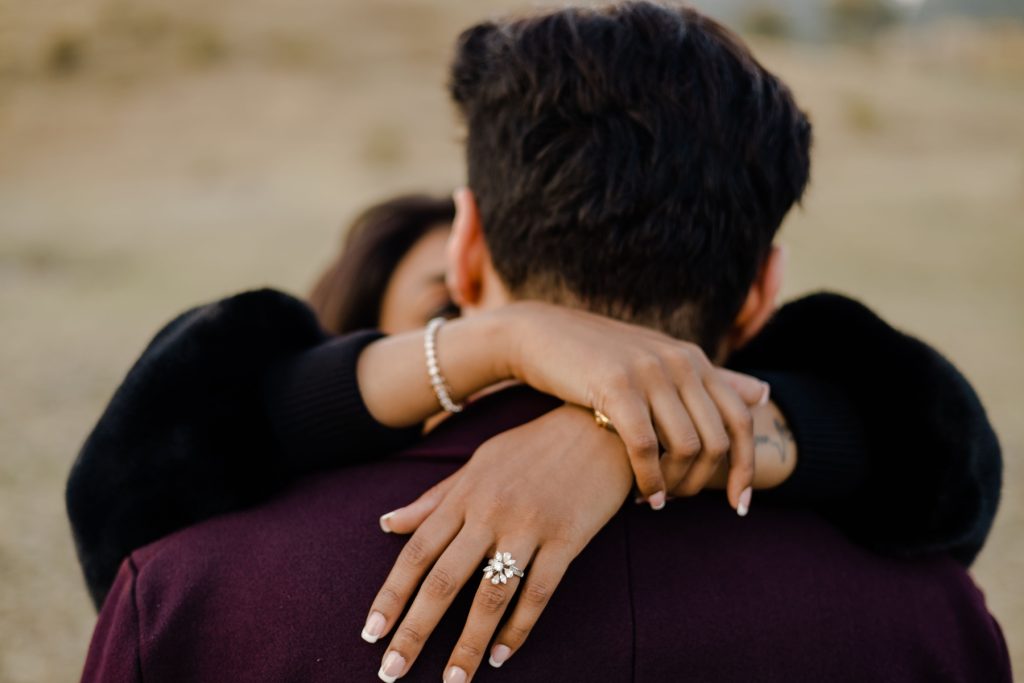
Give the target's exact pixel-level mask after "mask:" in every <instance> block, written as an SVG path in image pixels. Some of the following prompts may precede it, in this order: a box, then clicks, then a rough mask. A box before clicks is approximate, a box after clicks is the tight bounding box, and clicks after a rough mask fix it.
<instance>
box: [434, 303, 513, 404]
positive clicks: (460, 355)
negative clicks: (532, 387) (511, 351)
mask: <svg viewBox="0 0 1024 683" xmlns="http://www.w3.org/2000/svg"><path fill="white" fill-rule="evenodd" d="M509 336H510V335H509V332H508V325H507V324H505V321H504V320H503V318H502V316H500V315H495V312H490V311H489V312H485V313H478V314H475V315H472V316H468V317H465V318H458V319H456V320H452V321H450V322H448V323H446V324H445V325H443V326H442V327H441V329H440V330H438V332H437V355H438V358H439V360H440V367H441V373H442V375H443V376H444V378H445V380H447V383H448V385H449V386H450V388H451V390H452V393H453V397H454V398H456V400H458V401H463V400H465V399H466V398H468V397H469V396H471V395H472V394H475V393H476V392H478V391H480V390H481V389H485V388H487V387H489V386H491V385H493V384H497V383H498V382H501V381H503V380H505V379H508V378H509V377H510V376H511V375H510V372H509V369H508V353H507V352H506V350H505V347H506V346H507V337H509Z"/></svg>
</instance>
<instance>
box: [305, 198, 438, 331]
mask: <svg viewBox="0 0 1024 683" xmlns="http://www.w3.org/2000/svg"><path fill="white" fill-rule="evenodd" d="M454 218H455V204H454V202H453V201H452V200H451V199H441V198H438V197H431V196H428V195H404V196H401V197H395V198H394V199H389V200H387V201H384V202H381V203H379V204H375V205H373V206H371V207H370V208H368V209H366V210H365V211H363V212H362V213H361V214H359V216H358V217H356V219H355V220H354V221H352V224H351V225H350V226H349V228H348V230H346V232H345V240H344V243H343V245H342V248H341V252H340V253H339V254H338V256H337V257H336V258H335V259H334V261H333V262H332V263H331V264H330V265H329V266H328V267H327V269H326V270H324V272H323V273H322V274H321V275H320V278H319V280H317V283H316V285H314V287H313V291H312V292H311V293H310V295H309V303H310V305H311V306H312V307H313V310H314V311H315V312H316V314H317V317H318V318H319V319H320V324H321V325H323V327H324V329H325V330H327V331H328V332H331V333H333V334H344V333H346V332H352V331H355V330H361V329H366V328H372V327H377V326H378V325H379V323H380V309H381V304H382V303H383V301H384V293H385V292H386V291H387V288H388V282H389V281H390V280H391V275H392V274H393V273H394V272H395V268H396V267H398V263H399V261H401V260H402V257H403V256H405V255H406V253H407V252H408V251H409V249H411V248H412V246H413V245H414V244H416V242H417V241H418V240H419V239H420V238H421V237H423V236H424V235H425V234H426V233H428V232H429V231H430V230H431V229H433V228H436V227H438V226H439V225H444V224H450V223H451V222H452V220H453V219H454Z"/></svg>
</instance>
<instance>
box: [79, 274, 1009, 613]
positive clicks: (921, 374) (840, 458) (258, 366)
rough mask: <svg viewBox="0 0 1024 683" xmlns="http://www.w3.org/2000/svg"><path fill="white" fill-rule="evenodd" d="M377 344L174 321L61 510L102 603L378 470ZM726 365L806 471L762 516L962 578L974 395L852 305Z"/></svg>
mask: <svg viewBox="0 0 1024 683" xmlns="http://www.w3.org/2000/svg"><path fill="white" fill-rule="evenodd" d="M379 336H380V334H379V333H377V332H373V331H367V332H361V333H356V334H353V335H348V336H345V337H337V338H330V337H328V336H327V335H326V334H325V333H324V332H323V331H322V330H321V329H320V327H319V325H318V324H317V322H316V319H315V316H314V315H313V313H312V311H311V310H310V309H309V308H308V307H307V306H306V305H305V304H304V303H302V302H301V301H299V300H297V299H295V298H293V297H290V296H288V295H285V294H282V293H280V292H276V291H273V290H259V291H254V292H247V293H244V294H240V295H237V296H234V297H230V298H228V299H224V300H221V301H217V302H214V303H211V304H208V305H205V306H201V307H198V308H195V309H192V310H190V311H187V312H186V313H184V314H182V315H180V316H179V317H177V318H175V319H174V320H173V321H171V322H170V323H169V324H168V325H167V326H166V327H165V328H164V329H163V330H161V331H160V332H159V333H158V334H157V335H156V337H155V338H154V339H153V341H152V342H151V343H150V344H149V346H148V347H147V348H146V350H145V351H144V352H143V354H142V356H141V357H140V358H139V360H138V361H137V362H136V363H135V365H134V366H133V367H132V368H131V370H129V372H128V375H127V376H126V377H125V379H124V381H123V382H122V384H121V386H120V387H119V388H118V389H117V391H116V392H115V394H114V396H113V398H112V399H111V401H110V404H109V405H108V406H107V408H106V410H105V411H104V413H103V415H102V416H101V417H100V420H99V422H98V424H97V425H96V427H95V428H94V429H93V431H92V433H91V434H90V435H89V437H88V439H87V440H86V442H85V444H84V446H83V447H82V450H81V451H80V453H79V454H78V458H77V459H76V461H75V463H74V465H73V467H72V470H71V474H70V477H69V479H68V485H67V492H66V497H67V506H68V514H69V517H70V520H71V526H72V531H73V533H74V538H75V544H76V548H77V551H78V557H79V561H80V562H81V565H82V570H83V572H84V574H85V578H86V583H87V585H88V587H89V591H90V594H91V595H92V598H93V600H94V602H95V604H96V605H97V607H98V606H99V605H101V604H102V601H103V598H104V597H105V595H106V592H107V590H108V589H109V587H110V583H111V581H112V580H113V577H114V575H115V574H116V572H117V568H118V565H119V564H120V562H121V560H122V559H123V558H124V557H125V556H126V555H127V554H128V553H130V552H131V551H132V550H134V549H136V548H139V547H141V546H143V545H145V544H147V543H150V542H152V541H154V540H156V539H158V538H160V537H161V536H164V535H166V534H168V533H171V532H172V531H175V530H177V529H180V528H183V527H185V526H188V525H190V524H194V523H196V522H199V521H202V520H204V519H207V518H209V517H212V516H214V515H216V514H220V513H223V512H227V511H230V510H235V509H239V508H241V507H244V506H247V505H251V504H253V503H256V502H258V501H261V500H264V499H266V498H267V497H268V496H270V495H271V494H273V493H274V492H275V491H277V490H279V489H280V488H282V487H283V486H284V485H285V484H286V483H287V482H289V481H290V480H292V479H294V478H295V477H297V476H300V475H303V474H306V473H310V472H314V471H317V470H320V469H324V468H328V467H339V466H343V465H345V464H346V463H350V462H354V461H358V460H361V459H365V458H369V457H374V456H380V455H385V454H388V453H390V452H393V451H395V450H399V449H401V448H403V447H404V446H406V445H409V444H411V443H412V442H414V441H415V440H416V439H417V438H418V436H419V433H420V429H419V428H418V427H413V428H409V429H402V430H395V429H389V428H387V427H384V426H383V425H380V424H379V423H377V422H376V421H375V420H374V419H373V418H372V416H371V415H370V414H369V412H368V411H367V409H366V406H365V405H364V404H363V401H362V397H361V395H360V393H359V388H358V384H357V382H356V376H355V363H356V359H357V358H358V355H359V353H360V351H361V350H362V349H363V348H364V347H365V346H366V345H367V344H368V343H370V342H371V341H373V340H374V339H377V338H379ZM730 366H732V367H734V368H736V369H740V370H743V371H746V372H750V373H751V374H755V375H757V376H760V377H762V378H764V379H766V380H767V381H769V382H770V383H771V385H772V398H773V399H774V400H775V401H776V403H777V404H778V405H779V406H780V408H781V409H782V411H783V412H784V414H785V415H786V418H787V420H788V421H789V423H790V427H791V429H792V430H793V432H794V435H795V437H796V440H797V444H798V445H799V448H800V458H799V460H798V465H797V468H796V470H795V471H794V473H793V475H792V476H791V477H790V478H789V479H788V480H787V482H786V483H785V484H783V485H782V486H780V487H778V488H777V489H774V490H772V491H770V492H762V493H760V494H759V496H760V500H762V502H767V501H768V500H774V501H776V502H777V503H779V504H800V505H811V506H813V507H815V508H817V509H819V510H821V511H822V512H823V513H825V514H827V515H829V516H830V517H831V518H832V519H834V520H835V522H836V523H837V524H838V525H840V527H841V528H842V529H844V530H845V531H846V532H847V533H848V534H850V535H851V536H852V537H853V538H855V539H856V540H858V541H859V542H861V543H863V544H865V545H867V546H869V547H872V548H874V549H877V550H879V551H882V552H887V553H894V554H900V555H907V556H913V555H919V554H922V553H933V552H948V553H950V554H951V555H952V556H953V557H955V558H957V559H958V560H960V561H961V562H963V563H964V564H969V563H970V562H971V561H972V560H973V558H974V557H975V555H976V554H977V552H978V551H979V550H980V548H981V546H982V544H983V542H984V540H985V537H986V536H987V534H988V531H989V529H990V527H991V524H992V519H993V517H994V515H995V509H996V505H997V503H998V499H999V492H1000V485H1001V472H1002V460H1001V456H1000V451H999V445H998V442H997V441H996V438H995V435H994V434H993V432H992V429H991V426H990V425H989V423H988V420H987V418H986V416H985V412H984V410H983V409H982V407H981V404H980V403H979V401H978V398H977V396H976V395H975V393H974V392H973V390H972V389H971V387H970V385H969V384H968V383H967V382H966V380H965V379H964V378H963V377H962V376H961V375H960V373H959V372H957V370H956V369H955V368H954V367H953V366H952V365H950V364H949V363H948V362H947V361H945V360H944V359H943V358H942V357H941V356H940V355H939V354H938V353H936V352H935V351H934V350H932V349H931V348H929V347H928V346H927V345H925V344H923V343H921V342H919V341H917V340H915V339H913V338H910V337H907V336H905V335H902V334H900V333H899V332H897V331H895V330H893V329H892V328H891V327H889V326H888V325H887V324H885V323H884V322H883V321H882V320H880V319H879V318H878V317H877V316H875V315H874V314H873V313H871V312H870V311H869V310H868V309H867V308H865V307H863V306H862V305H860V304H858V303H857V302H854V301H852V300H850V299H846V298H844V297H841V296H838V295H832V294H819V295H814V296H810V297H807V298H805V299H801V300H799V301H797V302H794V303H791V304H788V305H786V306H784V307H783V308H782V309H781V310H780V311H779V313H778V314H777V315H776V316H775V318H774V319H773V321H772V322H771V323H770V324H769V325H768V326H767V328H766V329H765V330H764V332H763V333H762V334H761V335H759V336H758V337H757V339H755V340H754V341H753V342H752V343H751V344H749V345H748V346H747V347H746V348H745V349H743V351H742V352H740V353H737V354H736V355H735V356H734V357H733V358H732V359H731V361H730Z"/></svg>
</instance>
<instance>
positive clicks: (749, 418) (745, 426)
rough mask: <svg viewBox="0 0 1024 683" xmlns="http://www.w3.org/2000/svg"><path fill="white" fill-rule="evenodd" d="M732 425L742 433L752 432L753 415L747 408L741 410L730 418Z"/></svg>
mask: <svg viewBox="0 0 1024 683" xmlns="http://www.w3.org/2000/svg"><path fill="white" fill-rule="evenodd" d="M732 425H733V429H736V430H738V431H740V432H742V433H744V434H749V433H752V432H753V431H754V416H753V415H751V414H750V411H749V410H744V411H741V412H740V414H739V415H736V416H735V417H734V418H733V419H732Z"/></svg>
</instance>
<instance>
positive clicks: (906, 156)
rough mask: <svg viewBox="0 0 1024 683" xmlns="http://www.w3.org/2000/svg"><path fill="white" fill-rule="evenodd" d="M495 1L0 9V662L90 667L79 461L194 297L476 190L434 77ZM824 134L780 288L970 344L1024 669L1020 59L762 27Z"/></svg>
mask: <svg viewBox="0 0 1024 683" xmlns="http://www.w3.org/2000/svg"><path fill="white" fill-rule="evenodd" d="M499 8H500V3H490V4H486V5H485V3H480V2H470V1H469V0H462V1H460V2H450V3H444V4H442V3H427V2H404V3H398V2H395V1H394V0H389V1H388V2H374V3H358V2H355V1H352V0H348V1H346V0H337V1H334V2H326V1H325V0H303V2H293V3H277V4H275V3H270V2H266V0H263V1H247V2H241V1H240V0H233V1H231V2H219V3H208V2H199V0H182V1H180V2H176V3H170V2H154V1H149V2H147V1H144V0H138V1H137V2H131V3H129V2H119V1H117V0H88V1H85V0H83V1H81V2H78V3H61V2H57V0H39V1H37V2H33V3H16V0H0V325H2V328H0V329H2V332H3V334H2V335H0V680H3V681H10V682H11V683H15V682H22V681H58V680H71V679H74V678H75V677H76V676H77V675H78V672H79V668H80V666H81V661H82V657H83V654H84V652H85V648H86V646H87V643H88V639H89V635H90V631H91V628H92V625H93V621H94V618H95V616H94V614H93V612H92V609H91V607H90V605H89V603H88V601H87V598H86V594H85V591H84V589H83V587H82V583H81V580H80V578H79V574H78V569H77V567H76V564H75V559H74V555H73V551H72V547H71V541H70V537H69V534H68V531H67V524H66V521H65V518H64V508H63V502H62V488H63V482H64V478H65V476H66V473H67V470H68V467H69V465H70V462H71V459H72V458H73V457H74V454H75V452H76V449H77V447H78V445H79V444H80V442H81V441H82V439H83V438H84V436H85V434H86V433H87V432H88V430H89V428H90V426H91V424H92V423H93V421H94V420H95V419H96V417H97V415H98V414H99V412H100V410H101V408H102V406H103V404H104V402H105V401H106V400H107V398H108V397H109V395H110V393H111V391H112V390H113V388H114V387H115V385H116V383H117V381H118V379H119V378H120V377H121V375H122V374H123V373H124V371H125V370H126V369H127V366H128V364H129V363H130V362H131V361H132V359H133V358H134V357H135V356H136V355H137V353H138V352H139V351H140V349H141V348H142V346H143V344H144V343H145V342H146V341H147V339H148V338H149V336H150V335H151V334H152V333H153V332H154V330H155V329H156V328H157V326H159V325H160V324H161V323H162V322H163V321H165V320H167V319H168V318H169V317H170V316H171V315H172V314H174V313H175V312H176V311H178V310H180V309H182V308H184V307H186V306H189V305H191V304H193V303H196V302H198V301H202V300H207V299H211V298H214V297H217V296H219V295H222V294H226V293H229V292H233V291H235V290H239V289H242V288H248V287H252V286H256V285H262V284H270V285H274V286H278V287H283V288H286V289H289V290H292V291H297V292H301V291H304V289H305V288H306V286H307V285H308V284H309V283H310V282H311V279H312V276H313V274H314V273H315V272H316V271H317V269H318V268H319V267H320V266H321V265H322V264H323V263H324V262H325V260H326V259H327V256H328V252H330V251H332V250H333V249H334V246H335V244H336V242H337V239H338V234H337V230H338V226H339V225H341V224H342V221H343V219H345V218H346V217H348V216H350V215H351V214H352V213H353V212H354V211H355V210H356V209H357V208H358V207H360V206H362V205H364V204H366V203H367V202H369V201H371V200H373V199H377V198H380V197H383V196H387V195H388V194H391V193H393V192H396V191H400V190H410V189H428V190H435V191H445V190H447V189H448V188H450V187H452V186H453V185H455V184H456V183H458V182H459V181H460V179H461V178H462V175H461V171H460V159H459V154H458V145H457V132H456V128H455V126H454V123H453V118H452V116H451V111H450V108H449V106H448V104H447V102H446V99H445V95H444V90H443V88H442V86H441V83H442V81H443V79H444V65H445V62H446V59H447V56H448V52H449V48H450V45H451V42H452V38H453V37H454V35H455V33H456V31H457V30H458V29H459V28H461V27H462V26H464V25H465V24H467V23H468V21H469V20H471V19H474V18H477V17H479V16H480V15H482V14H484V13H486V12H487V11H491V10H494V9H499ZM761 54H762V56H763V58H764V60H765V61H766V62H767V63H768V64H769V65H770V66H772V67H773V68H774V69H776V70H777V71H778V72H780V73H781V74H782V75H783V76H784V77H785V78H786V79H788V80H789V81H790V82H791V83H792V85H793V87H794V90H795V91H796V93H797V94H798V97H799V99H800V100H801V101H802V102H803V103H804V104H805V106H806V107H807V108H808V109H809V110H810V112H811V113H812V115H813V117H814V120H815V123H816V130H817V141H818V142H817V149H816V153H815V154H816V156H815V159H816V169H815V179H814V184H813V188H812V190H811V192H810V196H809V197H808V199H807V202H806V205H805V207H804V209H803V210H802V211H800V212H798V213H796V214H795V215H794V216H793V217H792V218H791V219H790V221H789V223H788V225H787V226H786V227H785V229H784V239H785V241H786V242H787V243H789V244H790V246H791V251H792V253H791V267H790V271H791V272H790V279H789V283H788V295H790V296H793V295H797V294H799V293H802V292H806V291H809V290H813V289H818V288H823V287H827V288H831V289H836V290H840V291H843V292H848V293H850V294H853V295H855V296H857V297H860V298H862V299H863V300H865V301H866V302H868V303H869V304H871V305H872V306H874V307H875V308H876V309H878V310H879V311H881V312H882V313H883V314H884V315H885V316H887V317H888V318H889V319H891V320H894V321H898V323H899V324H900V326H901V327H903V328H904V329H906V330H909V331H911V332H913V333H915V334H918V335H920V336H923V337H924V338H926V339H928V340H929V341H930V342H932V343H933V344H934V345H935V346H937V347H938V348H939V349H941V350H942V351H944V352H945V353H946V354H948V355H949V356H950V357H951V358H953V359H954V360H955V361H956V362H957V364H958V365H959V366H960V367H961V368H962V369H963V370H964V371H965V372H966V374H967V375H968V376H969V377H970V378H971V379H972V380H973V381H974V382H975V383H976V386H977V387H978V389H979V392H980V394H981V396H982V398H983V400H984V401H985V403H986V405H987V406H988V408H989V410H990V413H991V416H992V419H993V420H994V422H995V424H996V426H997V429H998V431H999V433H1000V435H1001V437H1002V441H1003V445H1004V449H1005V454H1006V486H1005V493H1004V499H1003V501H1004V502H1003V506H1002V509H1001V511H1000V515H999V518H998V520H997V524H996V528H995V531H994V532H993V535H992V537H991V539H990V541H989V544H988V546H987V548H986V550H985V551H984V553H983V555H982V556H981V558H980V559H979V561H978V563H977V564H976V565H975V567H974V575H975V577H976V579H977V581H978V583H979V584H980V585H981V586H982V588H983V589H984V590H985V592H986V594H987V597H988V600H989V604H990V606H991V608H992V610H993V611H994V612H995V614H996V615H997V616H998V617H999V619H1000V621H1001V623H1002V625H1003V627H1004V629H1005V631H1006V635H1007V639H1008V641H1009V644H1010V647H1011V650H1012V651H1013V656H1014V658H1015V663H1016V666H1017V669H1018V670H1021V669H1022V668H1024V595H1022V593H1021V591H1020V589H1019V583H1018V577H1019V576H1020V575H1021V574H1022V572H1024V539H1022V536H1021V533H1020V532H1021V529H1022V528H1024V505H1022V504H1021V503H1020V502H1019V501H1020V498H1021V496H1022V494H1024V466H1022V465H1021V463H1020V456H1021V454H1022V452H1024V422H1022V421H1021V418H1020V416H1021V414H1024V392H1022V387H1024V355H1022V351H1024V307H1022V305H1021V303H1020V297H1021V294H1022V293H1024V275H1022V271H1021V268H1020V262H1021V257H1024V220H1022V218H1021V216H1022V213H1024V74H1022V72H1021V70H1020V65H1021V64H1024V50H1021V39H1020V33H1019V32H1015V31H1012V30H1010V29H1007V28H998V29H986V30H984V31H979V30H970V31H967V30H964V29H958V28H947V29H944V30H942V31H934V32H932V33H929V34H927V35H925V36H924V37H922V36H910V37H908V36H903V37H899V38H894V39H892V40H889V41H886V42H885V43H883V44H881V45H879V46H876V47H875V48H874V49H872V50H853V49H840V48H826V47H822V46H784V45H764V46H761Z"/></svg>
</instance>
